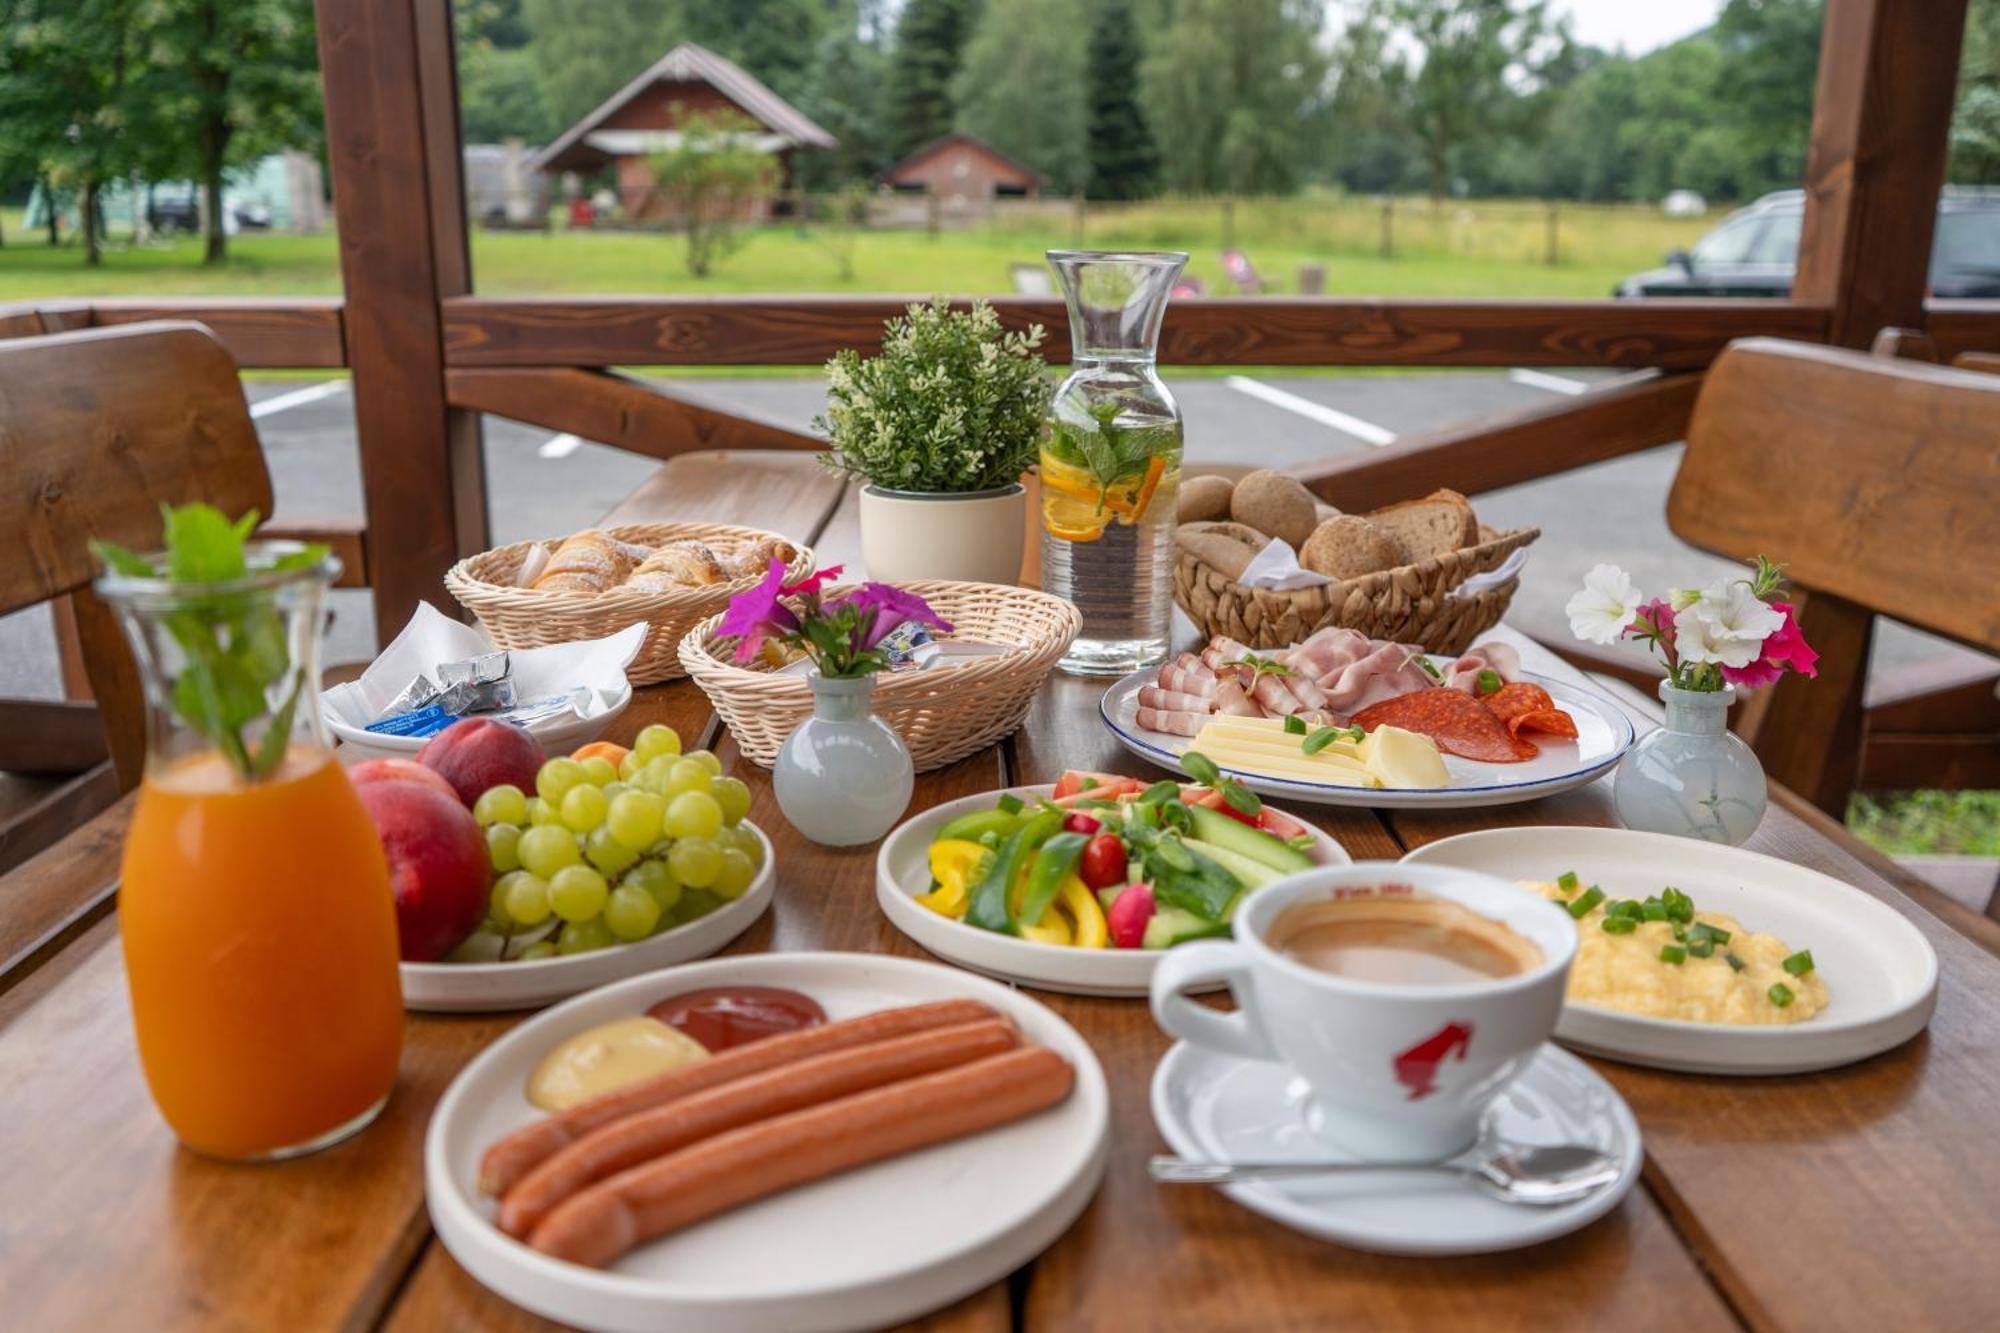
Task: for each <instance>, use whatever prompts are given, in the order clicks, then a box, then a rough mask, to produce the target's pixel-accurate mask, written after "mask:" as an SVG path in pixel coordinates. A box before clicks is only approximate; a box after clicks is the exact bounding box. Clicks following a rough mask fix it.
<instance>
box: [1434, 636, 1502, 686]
mask: <svg viewBox="0 0 2000 1333" xmlns="http://www.w3.org/2000/svg"><path fill="white" fill-rule="evenodd" d="M1482 671H1491V672H1492V673H1493V674H1494V675H1496V676H1498V677H1500V679H1501V681H1502V683H1504V684H1508V685H1511V684H1513V683H1514V682H1515V681H1517V680H1519V679H1520V678H1521V654H1520V653H1518V652H1516V651H1515V650H1514V648H1513V647H1512V646H1511V645H1509V644H1505V643H1476V644H1474V645H1473V646H1472V647H1470V648H1468V649H1467V650H1466V651H1465V655H1464V656H1463V657H1460V658H1459V659H1458V660H1457V661H1456V662H1453V663H1452V664H1451V669H1450V670H1449V671H1446V672H1445V673H1444V683H1445V684H1446V685H1449V686H1450V687H1451V688H1452V689H1454V690H1464V691H1465V692H1466V693H1467V694H1477V693H1479V673H1480V672H1482Z"/></svg>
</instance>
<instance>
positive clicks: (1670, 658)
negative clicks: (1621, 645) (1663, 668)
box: [1625, 597, 1675, 667]
mask: <svg viewBox="0 0 2000 1333" xmlns="http://www.w3.org/2000/svg"><path fill="white" fill-rule="evenodd" d="M1625 633H1626V634H1627V635H1629V636H1630V637H1632V638H1635V639H1644V640H1646V641H1647V642H1648V643H1654V644H1658V645H1659V648H1660V655H1661V656H1662V657H1664V658H1665V659H1666V662H1667V665H1668V666H1670V667H1671V666H1672V665H1673V664H1674V659H1675V653H1674V608H1673V604H1672V603H1671V602H1669V601H1667V599H1666V598H1664V597H1655V598H1654V599H1653V600H1652V601H1650V602H1641V603H1640V604H1639V609H1638V612H1637V613H1636V614H1635V615H1634V617H1633V620H1632V627H1631V628H1630V629H1628V630H1626V631H1625Z"/></svg>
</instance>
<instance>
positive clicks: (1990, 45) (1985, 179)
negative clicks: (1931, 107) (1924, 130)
mask: <svg viewBox="0 0 2000 1333" xmlns="http://www.w3.org/2000/svg"><path fill="white" fill-rule="evenodd" d="M1950 178H1951V179H1952V180H1954V181H1956V182H1958V183H1960V184H1979V185H1992V184H1996V183H2000V0H1973V3H1972V9H1971V12H1970V13H1968V14H1967V15H1966V19H1965V52H1964V54H1963V56H1961V58H1960V60H1959V74H1958V105H1957V106H1956V107H1955V108H1954V109H1953V111H1952V117H1951V174H1950Z"/></svg>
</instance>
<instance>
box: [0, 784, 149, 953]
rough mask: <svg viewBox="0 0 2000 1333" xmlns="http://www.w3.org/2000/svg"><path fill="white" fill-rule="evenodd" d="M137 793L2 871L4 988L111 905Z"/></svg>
mask: <svg viewBox="0 0 2000 1333" xmlns="http://www.w3.org/2000/svg"><path fill="white" fill-rule="evenodd" d="M136 799H137V798H136V797H134V796H132V795H129V794H128V795H126V796H125V797H123V798H121V799H120V800H119V801H118V802H117V803H116V804H115V805H112V806H111V807H110V808H108V809H106V810H104V811H103V812H101V813H100V814H97V815H95V816H93V817H92V818H91V819H90V821H89V822H88V823H86V824H84V825H83V826H82V827H80V828H77V829H74V830H72V831H71V832H69V833H67V834H65V835H64V836H63V838H62V840H61V841H60V842H58V843H56V844H55V845H54V846H52V847H50V848H48V849H46V850H44V851H42V852H39V853H37V854H36V855H35V856H33V857H30V858H29V859H28V860H27V861H24V862H23V863H22V864H20V865H19V866H16V867H15V868H14V869H13V870H12V871H9V872H8V873H7V874H6V875H3V876H0V992H4V991H6V990H7V989H9V988H10V987H12V986H13V985H14V984H15V983H16V982H17V981H19V980H20V979H21V978H22V977H23V976H25V975H26V974H27V973H29V972H31V971H33V970H34V969H35V968H36V967H38V966H40V965H41V964H42V963H43V962H45V961H47V960H48V959H49V958H50V957H52V956H53V955H54V954H55V953H57V952H58V951H60V950H61V949H62V948H64V947H65V946H66V945H67V944H69V943H70V942H71V941H72V940H74V939H75V938H76V937H77V936H78V935H80V934H82V933H83V931H84V930H85V929H87V928H88V927H89V926H90V925H91V924H92V923H94V922H96V921H97V920H98V919H99V918H101V917H102V916H103V915H104V914H105V913H106V912H108V911H110V910H111V895H112V894H113V893H114V892H115V891H116V889H117V887H118V861H119V858H120V857H121V856H122V855H123V854H124V850H125V826H126V824H128V823H130V822H131V819H132V804H133V802H134V801H135V800H136Z"/></svg>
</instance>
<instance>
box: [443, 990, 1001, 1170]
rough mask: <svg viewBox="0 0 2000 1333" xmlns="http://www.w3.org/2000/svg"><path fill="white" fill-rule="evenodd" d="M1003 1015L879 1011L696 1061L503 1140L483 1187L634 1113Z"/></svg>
mask: <svg viewBox="0 0 2000 1333" xmlns="http://www.w3.org/2000/svg"><path fill="white" fill-rule="evenodd" d="M993 1017H996V1015H995V1013H994V1011H993V1009H992V1007H991V1006H989V1005H985V1004H981V1003H980V1002H979V1001H977V1000H935V1001H932V1002H931V1003H929V1004H913V1005H909V1006H907V1007H905V1008H901V1009H878V1010H876V1011H875V1012H874V1013H871V1014H863V1015H861V1016H860V1017H858V1018H848V1019H843V1020H841V1021H840V1022H838V1023H827V1024H825V1025H823V1026H820V1027H810V1028H801V1029H800V1030H799V1031H797V1032H787V1033H784V1034H782V1035H780V1036H776V1037H766V1038H765V1039H764V1040H763V1041H757V1042H751V1043H750V1044H749V1045H747V1046H737V1047H734V1048H732V1049H730V1050H727V1051H723V1052H721V1053H720V1054H718V1055H715V1056H713V1057H712V1058H710V1059H707V1060H702V1061H700V1062H698V1063H696V1064H691V1065H683V1066H681V1067H680V1068H679V1069H670V1070H668V1071H667V1072H666V1073H664V1074H658V1075H655V1076H654V1077H652V1078H649V1079H644V1080H642V1081H640V1082H638V1083H634V1084H631V1085H629V1086H627V1087H623V1088H617V1089H614V1090H613V1091H611V1092H607V1093H605V1094H604V1095H603V1096H601V1097H592V1098H591V1099H590V1100H589V1101H587V1102H579V1103H577V1104H576V1105H575V1106H572V1107H570V1108H569V1109H568V1110H565V1111H559V1112H557V1113H556V1114H555V1115H552V1116H548V1117H547V1118H545V1119H542V1120H537V1121H535V1122H534V1123H533V1124H528V1125H523V1126H522V1127H521V1128H519V1129H517V1130H515V1131H513V1132H512V1133H511V1134H507V1135H504V1136H503V1137H501V1138H500V1139H498V1140H496V1141H495V1142H494V1143H493V1145H492V1146H491V1147H489V1148H488V1149H487V1150H486V1153H485V1155H484V1156H482V1157H481V1158H480V1159H479V1188H480V1189H481V1190H482V1191H483V1192H485V1193H487V1194H491V1195H494V1196H496V1197H497V1196H499V1195H502V1194H505V1193H506V1192H507V1191H508V1190H509V1189H511V1188H512V1187H513V1186H514V1185H515V1183H516V1182H518V1181H519V1180H520V1179H521V1177H523V1176H525V1175H527V1174H528V1172H530V1171H532V1170H534V1168H535V1167H536V1166H537V1165H539V1164H540V1163H541V1162H542V1161H543V1159H545V1158H547V1157H548V1156H549V1155H550V1154H552V1153H554V1152H557V1151H559V1150H560V1149H562V1148H565V1147H567V1146H568V1145H570V1144H572V1143H574V1142H576V1141H577V1140H578V1139H580V1138H582V1137H583V1136H584V1135H585V1134H588V1133H590V1132H591V1131H592V1130H594V1129H601V1128H603V1127H604V1126H605V1125H608V1124H610V1123H611V1122H612V1121H614V1120H617V1119H619V1118H621V1117H623V1116H628V1115H631V1114H632V1113H633V1112H634V1111H645V1110H650V1109H651V1108H652V1107H655V1106H664V1105H665V1104H666V1103H668V1102H670V1101H672V1100H673V1099H674V1098H676V1097H685V1096H687V1095H688V1094H689V1093H691V1092H700V1091H701V1090H702V1089H704V1088H713V1087H716V1086H718V1085H720V1084H723V1083H727V1082H729V1080H731V1079H735V1078H742V1077H743V1076H744V1075H746V1074H756V1073H761V1072H762V1071H764V1070H766V1069H772V1068H775V1067H776V1066H778V1065H781V1064H786V1063H788V1062H790V1061H793V1060H803V1059H805V1058H807V1057H808V1056H814V1055H824V1054H826V1053H827V1052H828V1051H839V1050H845V1049H847V1048H848V1047H850V1046H860V1045H862V1044H864V1043H866V1042H871V1041H883V1040H886V1039H887V1038H890V1037H901V1036H905V1035H907V1034H909V1033H912V1032H922V1031H924V1030H925V1029H927V1028H937V1027H948V1026H950V1025H952V1024H955V1023H971V1022H975V1021H977V1020H979V1019H982V1018H993Z"/></svg>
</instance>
